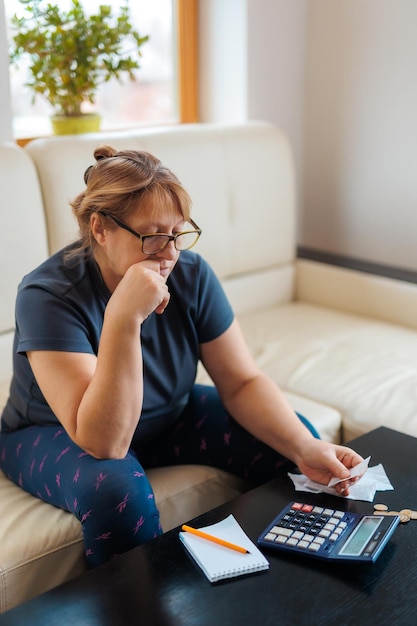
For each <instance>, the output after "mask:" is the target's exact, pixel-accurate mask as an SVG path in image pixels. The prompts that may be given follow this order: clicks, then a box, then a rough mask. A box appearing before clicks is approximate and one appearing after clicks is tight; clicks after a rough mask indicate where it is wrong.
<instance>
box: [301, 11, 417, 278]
mask: <svg viewBox="0 0 417 626" xmlns="http://www.w3.org/2000/svg"><path fill="white" fill-rule="evenodd" d="M416 32H417V2H416V0H395V2H393V1H392V0H337V2H335V1H334V0H314V2H310V3H309V12H308V31H307V41H306V86H305V134H304V158H305V160H304V179H303V188H304V196H303V202H302V222H301V224H302V225H301V235H300V242H301V243H303V244H305V245H307V246H311V247H315V248H320V249H322V250H327V251H330V252H336V253H339V254H344V255H348V256H353V257H357V258H359V259H366V260H370V261H374V262H379V263H385V264H392V265H396V266H398V267H404V268H406V269H412V270H417V37H416Z"/></svg>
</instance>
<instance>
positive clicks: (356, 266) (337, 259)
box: [297, 246, 417, 283]
mask: <svg viewBox="0 0 417 626" xmlns="http://www.w3.org/2000/svg"><path fill="white" fill-rule="evenodd" d="M297 256H298V257H299V258H300V259H309V260H310V261H319V262H320V263H327V264H329V265H337V266H338V267H345V268H347V269H351V270H357V271H359V272H366V273H367V274H377V275H378V276H386V277H387V278H394V279H396V280H404V281H406V282H408V283H417V271H413V270H406V269H403V268H400V267H393V266H392V265H383V264H382V263H372V262H370V261H363V260H361V259H354V258H352V257H347V256H342V255H340V254H333V253H331V252H322V251H321V250H317V249H316V248H308V247H306V246H298V248H297Z"/></svg>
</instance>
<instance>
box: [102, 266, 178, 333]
mask: <svg viewBox="0 0 417 626" xmlns="http://www.w3.org/2000/svg"><path fill="white" fill-rule="evenodd" d="M159 267H160V265H159V262H158V261H157V260H154V259H145V260H144V261H140V262H139V263H135V264H134V265H131V266H130V267H129V269H128V270H127V272H126V274H125V275H124V276H123V278H122V279H121V281H120V283H119V284H118V286H117V287H116V289H115V290H114V292H113V295H112V297H111V298H110V300H109V303H108V305H107V309H106V316H108V315H113V314H115V315H117V316H121V319H123V320H126V318H127V319H129V318H130V316H132V318H133V319H134V320H136V321H138V322H139V323H140V324H142V322H143V321H144V320H145V319H146V318H147V317H148V316H149V315H150V314H151V313H153V312H154V311H155V313H158V314H161V313H163V312H164V311H165V309H166V307H167V305H168V302H169V299H170V293H169V290H168V287H167V284H166V281H165V279H164V278H163V276H161V274H160V270H159ZM107 311H108V313H107Z"/></svg>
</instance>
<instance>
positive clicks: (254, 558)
mask: <svg viewBox="0 0 417 626" xmlns="http://www.w3.org/2000/svg"><path fill="white" fill-rule="evenodd" d="M199 530H202V531H204V532H205V533H208V534H210V535H213V536H214V537H218V538H219V539H223V540H224V541H229V542H230V543H233V544H236V545H238V546H241V547H242V548H246V549H247V550H249V553H246V554H242V553H241V552H237V551H236V550H232V549H230V548H227V547H225V546H222V545H219V544H217V543H213V542H212V541H209V540H207V539H203V538H202V537H197V536H196V535H193V534H191V533H189V532H180V534H179V536H180V539H181V541H182V542H183V544H184V546H185V547H186V548H187V550H188V552H189V553H190V554H191V556H192V557H193V559H194V560H195V561H196V563H197V564H198V565H199V566H200V568H201V569H202V570H203V572H204V574H205V575H206V576H207V578H208V579H209V581H210V582H217V581H218V580H223V579H225V578H233V577H234V576H242V575H244V574H252V573H254V572H260V571H262V570H266V569H269V562H268V561H267V560H266V558H265V557H264V555H263V554H262V552H261V551H260V550H259V548H258V547H257V546H256V545H255V544H254V543H253V542H252V541H251V540H250V539H249V537H248V536H247V534H246V533H245V531H244V530H243V529H242V527H241V526H240V525H239V524H238V522H237V521H236V519H235V518H234V517H233V515H229V517H226V519H224V520H222V521H221V522H218V523H217V524H212V525H211V526H204V527H203V528H200V529H199Z"/></svg>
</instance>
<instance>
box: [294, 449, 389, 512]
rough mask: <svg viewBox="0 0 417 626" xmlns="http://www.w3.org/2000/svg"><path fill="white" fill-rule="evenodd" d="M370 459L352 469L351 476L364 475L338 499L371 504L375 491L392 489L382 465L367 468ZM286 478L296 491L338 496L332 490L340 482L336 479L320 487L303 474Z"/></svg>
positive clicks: (319, 484)
mask: <svg viewBox="0 0 417 626" xmlns="http://www.w3.org/2000/svg"><path fill="white" fill-rule="evenodd" d="M370 458H371V457H368V458H367V459H365V460H364V461H362V462H361V463H359V464H358V465H356V466H355V467H354V468H353V469H352V471H351V476H358V475H360V474H362V473H363V472H364V474H363V476H362V477H361V478H360V479H359V480H358V481H357V482H356V483H355V484H354V485H352V486H351V487H349V495H348V496H340V497H342V498H348V499H350V500H365V501H367V502H372V501H373V499H374V497H375V493H376V492H377V491H389V490H392V489H394V487H393V486H392V485H391V483H390V481H389V479H388V476H387V475H386V473H385V470H384V468H383V466H382V464H379V465H375V466H374V467H369V466H368V464H369V461H370ZM288 476H289V477H290V478H291V480H292V482H293V483H294V486H295V490H296V491H306V492H309V493H329V494H331V495H333V496H339V494H338V493H337V491H336V489H335V488H334V485H336V484H337V483H339V482H342V481H340V480H339V479H338V478H332V480H331V481H330V482H329V484H328V485H322V484H321V483H317V482H314V481H313V480H310V479H309V478H307V476H305V475H304V474H291V473H288Z"/></svg>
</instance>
